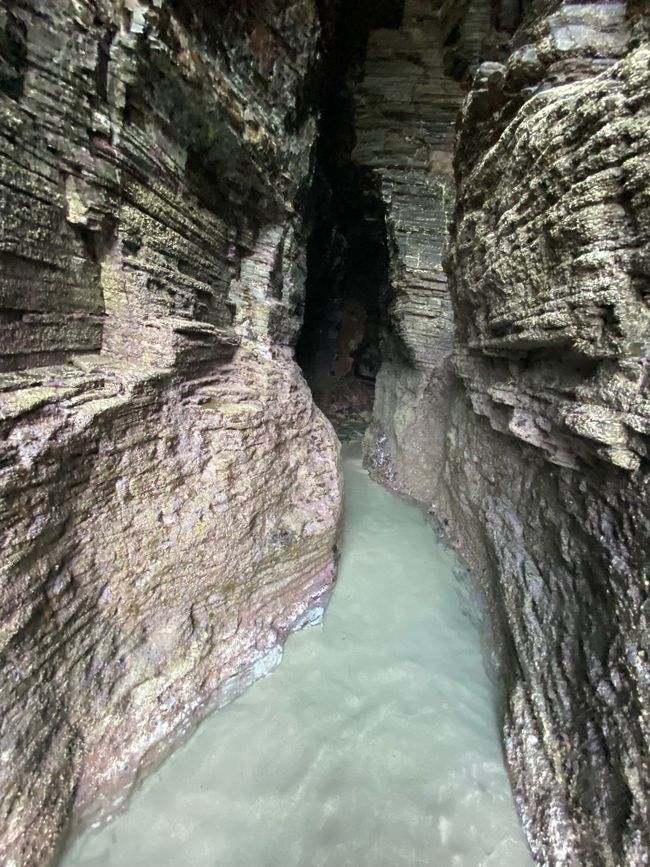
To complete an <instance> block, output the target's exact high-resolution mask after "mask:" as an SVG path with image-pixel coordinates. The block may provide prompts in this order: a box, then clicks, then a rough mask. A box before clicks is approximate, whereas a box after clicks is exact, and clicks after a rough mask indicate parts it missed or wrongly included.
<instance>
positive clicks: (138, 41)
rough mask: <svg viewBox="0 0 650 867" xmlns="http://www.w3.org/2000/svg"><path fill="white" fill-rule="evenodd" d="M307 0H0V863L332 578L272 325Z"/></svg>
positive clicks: (307, 52) (329, 476)
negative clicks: (221, 0)
mask: <svg viewBox="0 0 650 867" xmlns="http://www.w3.org/2000/svg"><path fill="white" fill-rule="evenodd" d="M318 33H319V25H318V18H317V14H316V9H315V4H314V3H312V2H310V0H304V2H292V3H284V2H270V0H269V2H262V0H260V2H251V3H247V4H245V3H241V4H231V3H216V4H207V3H206V4H197V3H186V2H183V0H175V2H172V0H169V2H167V0H165V2H156V3H153V4H148V3H139V2H137V0H125V2H117V0H116V2H109V0H106V2H102V0H97V2H93V0H57V2H56V3H49V2H48V3H45V2H39V0H18V2H13V0H12V2H9V3H6V2H5V3H4V4H1V8H0V97H1V102H0V113H1V116H2V121H1V123H2V126H1V131H0V132H1V135H0V208H1V210H2V228H1V232H0V369H1V370H2V371H3V372H2V374H0V410H1V413H2V415H1V420H0V428H1V431H2V434H1V439H0V451H1V453H2V457H1V462H0V490H1V494H2V510H1V515H2V518H1V519H0V532H1V540H2V541H1V544H2V552H3V562H2V566H1V575H2V579H1V580H2V588H1V591H0V611H1V615H0V635H1V637H2V642H1V647H2V674H3V677H2V685H1V695H0V700H1V702H2V708H3V714H2V721H1V723H0V766H1V768H2V770H1V774H0V779H1V781H2V782H1V790H0V853H1V854H0V860H2V863H3V864H7V865H9V864H11V865H14V867H17V865H21V867H22V865H37V864H39V865H41V864H45V863H48V862H49V861H51V859H52V858H53V857H54V856H55V854H56V852H57V850H58V848H59V847H60V845H61V842H62V840H63V839H64V838H65V834H66V831H67V829H68V828H69V826H70V822H71V820H83V819H87V818H88V817H89V816H90V815H95V814H96V813H97V811H98V810H99V811H101V810H102V809H104V808H105V807H107V805H110V804H111V802H112V800H113V798H114V797H116V796H118V795H119V796H120V797H122V798H123V797H124V796H125V794H126V791H127V790H128V787H129V786H130V784H131V783H132V782H133V781H134V779H135V777H136V775H137V774H138V772H139V770H141V769H142V768H146V767H147V766H149V765H150V764H152V763H154V762H155V761H156V758H157V756H158V755H159V754H162V751H164V748H165V745H167V744H169V743H171V742H173V741H174V740H176V739H178V738H179V737H182V736H183V734H184V733H185V732H186V731H187V730H188V729H189V728H190V727H191V725H192V724H193V722H194V721H195V720H196V719H198V718H200V716H201V715H203V714H204V713H205V712H207V710H208V709H210V708H212V707H215V706H217V705H219V704H221V703H223V702H225V701H227V700H229V699H230V698H232V697H233V696H234V695H236V694H237V692H239V691H241V689H243V688H244V687H245V686H246V685H247V684H248V683H250V682H251V681H252V680H253V679H254V678H256V677H258V676H260V675H262V674H264V673H266V672H267V671H268V670H270V668H272V667H273V666H274V665H275V664H277V662H278V660H279V657H280V654H281V646H282V642H283V639H284V638H285V636H286V634H287V633H288V632H289V631H290V630H292V629H295V628H299V627H300V626H302V625H304V624H305V623H307V622H310V621H312V620H314V619H316V618H318V616H319V614H320V613H322V608H323V605H324V604H325V602H326V600H327V596H328V593H329V591H330V589H331V586H332V583H333V580H334V575H335V561H334V555H333V548H334V543H335V535H336V526H337V520H338V514H339V507H340V480H339V469H338V445H337V444H336V440H335V438H334V436H333V433H332V430H331V427H330V426H329V424H328V423H327V422H326V421H325V419H324V418H323V417H322V415H321V414H320V413H319V411H318V410H316V409H315V407H314V405H313V403H312V400H311V395H310V394H309V391H308V389H307V387H306V385H305V383H304V381H303V379H302V376H301V375H300V372H299V370H298V368H297V367H296V365H295V363H294V361H293V358H292V350H291V348H290V347H291V344H292V342H293V341H294V339H295V335H296V332H297V330H298V328H299V325H300V310H301V308H302V300H303V291H304V252H303V250H304V243H303V241H302V234H303V224H302V214H301V213H300V208H299V207H298V206H297V204H296V203H298V202H299V201H300V199H301V190H302V187H303V186H304V185H305V183H307V182H308V178H309V172H310V153H311V149H312V144H313V140H314V133H315V119H314V116H315V106H314V103H313V99H312V93H311V90H312V85H311V81H312V78H313V77H314V74H315V73H316V72H317V42H318Z"/></svg>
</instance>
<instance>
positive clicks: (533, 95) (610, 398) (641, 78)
mask: <svg viewBox="0 0 650 867" xmlns="http://www.w3.org/2000/svg"><path fill="white" fill-rule="evenodd" d="M447 5H448V4H447ZM474 5H475V4H474ZM644 14H645V16H646V17H645V20H644V19H643V17H642V16H643V15H644ZM501 47H502V46H501ZM492 50H493V54H492V55H491V57H492V59H491V60H490V61H488V62H486V63H483V64H481V65H480V66H479V68H478V71H477V73H476V75H475V77H474V80H473V84H472V86H471V91H470V93H469V95H468V97H467V99H466V101H465V103H464V105H463V108H462V111H461V116H460V122H459V138H458V143H457V154H456V179H457V184H458V198H457V206H456V214H455V221H454V229H453V237H452V245H451V252H450V255H449V257H448V261H447V272H448V274H449V288H450V292H451V297H452V300H453V304H454V311H455V316H456V321H457V332H456V342H455V350H454V362H455V369H456V371H457V374H458V375H459V378H460V380H461V387H459V388H458V390H454V389H452V390H451V392H450V394H451V403H450V405H449V407H448V411H447V412H448V423H447V427H446V430H447V433H446V442H445V447H444V455H443V457H442V461H441V463H440V465H439V466H436V467H433V468H432V471H431V472H430V474H429V477H428V480H427V482H424V483H420V485H419V487H418V486H417V485H415V484H413V483H412V482H411V479H412V477H413V473H414V472H415V473H420V472H422V469H423V462H422V460H421V459H419V458H418V459H416V460H414V459H413V458H412V455H413V453H417V452H418V451H423V450H427V449H431V451H432V453H433V454H438V453H439V441H440V440H439V438H440V423H441V419H440V414H439V413H438V412H435V411H433V409H432V410H430V415H429V418H428V419H423V420H422V419H420V418H418V417H416V416H414V415H413V411H414V409H413V408H414V397H413V389H412V387H411V382H412V381H413V380H414V378H415V377H416V376H417V370H418V366H419V364H420V362H419V361H418V357H417V354H416V353H413V354H412V360H411V365H410V368H407V371H406V372H405V373H400V372H398V373H397V375H395V374H393V373H392V372H391V371H389V376H391V377H393V379H394V380H395V382H396V385H395V387H394V394H395V396H396V398H395V400H394V401H393V403H392V404H390V405H387V404H386V403H385V402H384V403H382V401H381V398H380V400H379V402H378V404H377V406H376V408H375V419H376V429H375V443H377V440H378V441H379V448H377V445H375V452H374V454H373V455H372V456H371V457H372V458H373V460H374V461H375V464H376V465H379V468H380V469H382V468H383V471H384V476H385V477H387V478H388V479H389V481H392V483H393V484H394V485H395V486H396V487H398V488H401V489H402V490H406V491H408V492H410V493H414V494H415V495H417V496H420V497H421V499H423V501H425V502H428V503H429V504H431V501H433V503H432V505H433V510H434V511H436V513H437V515H438V518H439V519H440V520H441V521H442V522H444V523H445V524H447V525H448V527H449V529H450V535H451V536H452V537H453V538H454V539H457V540H461V541H459V546H460V550H461V552H462V554H463V555H464V557H465V561H466V563H467V564H468V565H469V566H470V568H471V570H472V572H473V574H474V575H475V577H476V578H477V579H478V581H479V583H480V585H481V587H482V589H483V592H484V595H485V597H486V599H487V602H488V607H489V612H490V619H491V623H492V627H493V630H494V634H495V636H496V640H497V650H498V656H499V658H500V674H501V681H502V684H503V687H504V732H505V744H506V752H507V760H508V764H509V768H510V772H511V777H512V782H513V790H514V793H515V797H516V801H517V804H518V807H519V810H520V813H521V816H522V820H523V823H524V826H525V829H526V832H527V834H528V839H529V841H530V844H531V847H532V849H533V852H534V853H535V855H536V857H537V859H538V861H539V862H540V863H543V864H549V865H571V867H604V865H607V867H621V865H635V867H637V865H647V864H648V863H650V837H649V835H650V815H649V804H650V798H649V793H650V768H649V756H650V737H649V734H650V668H649V659H648V653H649V652H650V648H649V646H648V645H649V637H650V601H648V590H649V589H650V583H649V578H648V571H647V570H648V561H647V552H648V550H649V547H650V538H649V535H650V533H649V528H650V500H649V498H648V494H649V491H648V487H649V477H648V467H649V466H650V461H649V458H650V453H649V451H648V434H649V433H650V390H649V385H648V357H649V348H650V311H649V309H648V300H649V299H648V278H649V275H650V263H649V259H648V250H649V241H650V198H649V193H648V190H649V189H650V48H649V44H648V19H647V12H645V11H644V5H643V4H631V3H630V4H628V6H627V7H626V6H625V5H624V4H623V3H620V2H604V3H570V2H557V0H556V2H553V3H548V2H533V3H531V4H529V6H528V8H527V11H526V13H525V15H524V19H523V21H522V23H521V26H520V27H519V29H518V31H517V33H516V34H515V36H514V39H513V42H512V46H511V48H510V51H509V52H508V53H507V54H506V55H505V56H503V57H502V61H503V62H499V61H498V59H497V58H498V56H499V52H498V50H497V49H496V48H495V43H494V42H493V45H492ZM451 65H452V66H453V64H451ZM371 69H372V67H371ZM410 123H411V121H410V120H407V121H406V126H405V127H403V129H404V131H406V129H410ZM364 129H365V125H364ZM397 131H398V130H397V128H396V129H395V134H396V135H397ZM403 138H404V136H402V139H403ZM416 201H417V192H415V193H414V194H413V203H414V206H413V209H414V211H415V214H414V216H411V217H410V218H409V219H410V221H411V222H412V223H413V224H414V225H415V224H419V223H421V222H422V221H423V220H426V219H427V217H428V218H429V219H431V220H435V219H436V217H437V214H438V213H439V206H438V204H437V202H429V203H424V204H422V205H421V208H416V206H415V202H416ZM387 213H388V215H390V206H389V209H388V211H387ZM415 218H416V219H415ZM388 223H389V225H390V216H389V217H388ZM437 270H438V269H437V267H434V268H433V269H432V274H437ZM398 297H399V296H398ZM422 307H423V310H424V314H423V315H424V316H426V312H427V311H430V312H431V313H433V311H437V310H438V307H439V299H438V297H437V296H436V294H435V293H432V292H430V293H429V297H428V298H426V299H425V300H424V301H423V304H422ZM404 322H405V328H404V327H403V326H402V323H401V322H400V321H399V319H398V320H397V321H396V319H395V317H393V323H395V324H396V330H397V331H398V332H399V334H400V337H401V339H402V340H403V342H404V343H406V344H407V345H412V346H414V347H416V348H417V346H418V343H419V334H420V329H419V327H418V325H416V322H417V320H414V319H411V320H409V319H408V318H405V319H404ZM404 331H406V336H405V337H404V336H403V332H404ZM443 345H444V346H445V347H446V346H447V345H448V341H447V340H446V339H445V340H444V342H443ZM426 346H427V347H428V351H429V352H430V353H431V356H430V357H431V359H432V360H434V361H435V360H436V359H437V358H438V357H439V356H438V349H437V348H435V349H433V348H432V346H431V344H430V337H427V341H426ZM380 376H381V375H380ZM416 398H417V395H416ZM404 419H406V421H405V422H404ZM396 432H397V433H396ZM407 440H409V444H408V449H407V448H406V447H405V446H404V445H403V444H404V443H405V442H406V441H407ZM382 447H383V449H382ZM440 474H441V477H440ZM427 485H428V490H430V491H431V496H430V498H427V497H425V496H422V495H421V494H420V493H419V491H421V490H424V491H425V492H426V491H427Z"/></svg>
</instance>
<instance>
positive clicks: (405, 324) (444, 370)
mask: <svg viewBox="0 0 650 867" xmlns="http://www.w3.org/2000/svg"><path fill="white" fill-rule="evenodd" d="M443 41H444V38H443V32H442V28H441V25H440V23H439V15H438V10H437V9H436V8H435V5H434V4H433V3H431V2H430V0H407V2H406V4H405V7H404V17H403V21H402V26H401V27H399V28H397V29H394V30H377V31H375V32H374V33H372V35H371V37H370V41H369V45H368V54H367V59H366V65H365V75H364V79H363V82H362V83H361V85H360V87H359V88H358V91H357V106H356V134H357V143H356V147H355V150H354V153H353V158H354V159H355V160H356V161H357V162H358V163H359V164H360V165H362V166H364V167H365V168H368V169H371V170H372V172H373V174H374V177H375V179H376V188H377V193H376V194H377V196H378V197H379V198H380V199H381V201H382V202H383V206H384V220H385V225H386V234H387V247H388V250H389V273H390V288H389V290H388V292H387V293H385V298H384V299H383V302H384V307H385V311H386V319H387V325H388V327H387V328H385V330H384V339H383V345H382V356H383V363H382V366H381V369H380V371H379V374H378V376H377V381H376V393H375V409H374V418H375V421H374V423H373V424H372V425H371V427H370V429H369V431H368V434H367V440H368V442H369V444H370V445H369V448H370V451H371V454H372V456H373V457H372V460H373V463H374V465H375V468H376V469H377V471H378V472H379V473H380V474H383V477H384V478H386V479H387V480H388V481H389V482H390V483H391V484H394V485H397V486H399V487H400V488H401V489H402V490H404V491H408V492H409V493H410V494H412V495H413V496H415V497H418V498H420V499H422V500H426V499H428V498H430V497H431V496H432V495H433V491H434V490H435V489H436V485H437V483H438V475H439V471H440V468H441V466H442V452H443V447H444V437H445V430H446V421H447V414H448V409H449V401H450V390H451V388H452V370H451V351H452V345H453V336H454V327H453V310H452V304H451V298H450V295H449V290H448V287H447V278H446V275H445V272H444V270H443V265H442V260H443V253H444V249H445V243H446V228H447V222H448V220H449V219H450V217H451V211H452V208H453V203H454V185H453V167H452V161H453V153H454V131H455V121H456V116H457V114H458V110H459V107H460V103H461V97H462V91H461V89H460V87H459V85H458V83H457V82H456V81H455V80H454V79H452V78H450V77H448V76H447V75H446V74H445V71H444V50H443V49H444V45H443ZM424 442H426V447H425V448H423V444H424ZM395 474H397V476H398V477H399V478H398V479H397V478H396V477H394V476H395Z"/></svg>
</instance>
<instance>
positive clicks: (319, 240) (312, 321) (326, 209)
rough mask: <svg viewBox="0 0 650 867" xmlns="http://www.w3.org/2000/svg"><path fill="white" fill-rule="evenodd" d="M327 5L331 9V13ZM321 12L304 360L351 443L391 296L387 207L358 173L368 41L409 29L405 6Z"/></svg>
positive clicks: (365, 5)
mask: <svg viewBox="0 0 650 867" xmlns="http://www.w3.org/2000/svg"><path fill="white" fill-rule="evenodd" d="M325 3H326V0H323V3H321V6H323V5H324V4H325ZM328 8H329V14H328V15H326V14H325V11H326V10H324V9H321V17H322V19H323V20H324V21H328V20H329V21H331V22H332V24H331V25H330V28H329V30H326V31H325V34H324V39H325V46H326V52H327V55H326V67H325V74H324V77H323V84H322V88H321V97H320V98H321V125H320V134H319V139H318V143H317V155H316V159H317V163H316V170H315V175H314V183H313V187H312V191H311V203H310V207H309V211H310V213H309V216H310V223H311V233H310V237H309V241H308V246H307V286H306V299H305V311H304V324H303V328H302V331H301V334H300V338H299V341H298V345H297V348H296V358H297V360H298V363H299V364H300V366H301V367H302V369H303V371H304V374H305V377H306V379H307V381H308V383H309V385H310V387H311V389H312V392H313V394H314V398H315V400H316V402H317V403H318V405H319V406H320V407H321V409H322V410H323V411H324V412H325V413H326V415H328V416H329V418H330V419H331V420H332V422H333V423H334V425H335V427H336V428H337V430H338V431H339V434H340V435H341V436H343V437H346V436H348V435H350V434H357V435H358V434H359V433H361V432H362V431H363V429H364V428H365V427H366V425H367V423H368V421H369V420H370V414H371V410H372V403H373V398H374V382H375V376H376V374H377V371H378V369H379V366H380V362H381V350H380V345H379V332H380V319H381V315H382V311H383V310H384V309H385V306H386V298H387V292H388V285H389V280H388V263H389V258H388V248H387V238H386V225H385V220H384V208H383V202H382V201H381V197H380V195H379V193H378V191H377V190H376V186H375V184H374V181H373V178H372V176H371V174H370V173H369V172H368V171H367V170H364V169H361V168H360V167H359V166H357V165H355V163H354V161H353V159H352V152H353V149H354V144H355V137H354V88H355V84H356V83H357V82H358V81H359V80H360V78H361V76H362V73H363V65H364V60H365V52H366V45H367V41H368V35H369V33H370V31H371V30H372V29H375V28H378V27H399V26H400V23H401V18H402V12H403V0H384V2H381V3H377V2H374V3H372V2H370V0H365V2H362V3H358V4H355V5H354V8H353V9H350V7H349V5H347V4H343V3H336V4H335V6H334V14H332V9H331V3H330V4H328Z"/></svg>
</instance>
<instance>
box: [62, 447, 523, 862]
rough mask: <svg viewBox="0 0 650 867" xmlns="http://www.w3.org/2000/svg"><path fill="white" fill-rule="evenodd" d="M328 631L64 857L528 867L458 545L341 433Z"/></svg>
mask: <svg viewBox="0 0 650 867" xmlns="http://www.w3.org/2000/svg"><path fill="white" fill-rule="evenodd" d="M344 460H345V476H346V517H345V535H344V538H343V544H342V557H341V564H340V577H339V583H338V586H337V589H336V592H335V593H334V596H333V599H332V602H331V604H330V607H329V609H328V612H327V615H326V619H325V624H324V626H323V627H316V628H314V629H310V630H307V631H305V632H302V633H300V634H298V635H295V636H293V637H292V638H291V639H290V640H289V642H288V643H287V646H286V650H285V658H284V661H283V662H282V665H281V666H280V668H279V669H278V670H277V671H276V672H275V674H273V675H272V676H271V677H270V678H268V679H266V680H264V681H261V682H259V683H257V684H256V685H255V686H253V687H252V688H251V689H250V690H249V691H248V692H247V693H246V694H245V695H244V696H242V697H241V698H239V699H238V700H237V701H236V702H234V703H233V704H232V705H230V706H229V707H227V708H225V709H223V710H221V711H219V712H218V713H216V714H215V715H214V716H213V717H211V718H210V719H208V720H206V721H205V722H204V723H203V724H202V725H201V727H200V728H199V730H198V732H197V733H196V734H195V735H194V736H193V738H192V739H191V740H190V741H189V743H187V744H186V745H185V746H184V747H182V748H181V749H180V750H179V751H178V752H177V753H175V754H174V755H173V756H172V757H171V758H170V759H169V760H168V761H167V762H166V763H165V764H164V765H163V767H162V768H161V769H160V770H159V771H158V772H157V773H156V774H154V775H153V776H152V777H150V778H149V779H148V780H147V781H146V782H145V783H144V785H143V786H142V788H141V790H140V792H139V793H138V794H137V795H136V796H135V798H134V799H133V802H132V804H131V806H130V807H129V810H128V812H126V813H125V814H124V815H122V816H120V817H119V818H118V819H117V820H116V821H114V822H113V823H112V824H110V825H109V826H107V827H106V828H104V829H103V830H102V831H101V832H99V833H95V834H93V833H88V834H86V835H85V836H84V837H82V838H81V839H80V840H78V841H77V843H76V844H75V845H74V846H73V848H72V849H71V851H70V852H68V854H67V856H66V857H65V858H64V860H63V864H64V865H65V867H90V865H93V867H118V865H119V867H167V865H168V867H348V865H349V867H418V865H419V867H456V865H458V867H488V865H489V867H529V865H531V864H532V859H531V857H530V855H529V854H528V850H527V849H526V846H525V844H524V841H523V836H522V832H521V830H520V828H519V825H518V822H517V818H516V816H515V811H514V807H513V805H512V801H511V797H510V791H509V788H508V783H507V779H506V773H505V770H504V767H503V762H502V757H501V748H500V743H499V735H498V731H497V724H496V719H495V714H494V708H493V694H492V689H491V686H490V683H489V681H488V679H487V677H486V675H485V673H484V671H483V667H482V664H481V654H480V647H479V638H478V635H477V633H476V631H475V629H474V627H473V626H472V625H471V623H470V621H469V620H468V619H467V618H466V617H465V616H464V615H463V614H462V612H461V602H460V598H459V596H458V594H457V591H456V589H455V579H454V577H453V573H452V570H453V566H454V559H453V555H452V554H450V553H449V552H447V551H445V550H444V549H443V548H442V547H441V546H440V545H439V544H438V543H437V541H436V539H435V536H434V533H433V531H432V530H431V528H430V527H429V525H428V524H427V522H426V521H425V519H424V517H423V516H422V514H421V512H420V511H419V509H418V508H417V507H415V506H413V505H410V504H408V503H405V502H402V501H401V500H399V499H398V498H397V497H394V496H392V495H391V494H389V493H388V492H387V491H385V490H383V489H382V488H381V487H379V486H378V485H376V484H375V483H373V482H371V481H370V480H369V479H368V477H367V476H366V474H365V473H364V471H363V470H362V468H361V462H360V458H359V447H358V446H357V445H346V446H344Z"/></svg>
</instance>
